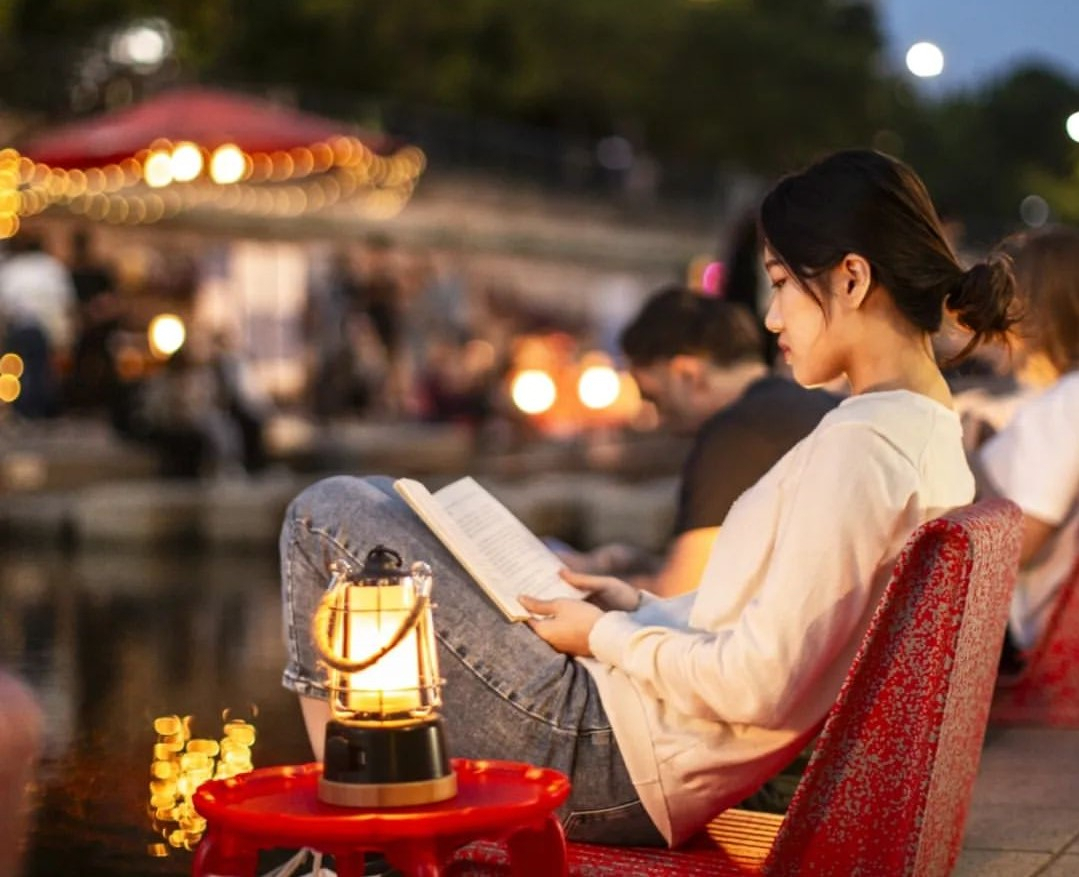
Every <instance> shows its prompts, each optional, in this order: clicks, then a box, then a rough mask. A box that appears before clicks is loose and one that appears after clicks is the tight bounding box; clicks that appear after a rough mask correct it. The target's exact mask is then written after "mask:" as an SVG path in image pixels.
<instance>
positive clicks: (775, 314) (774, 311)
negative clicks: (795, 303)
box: [764, 295, 783, 335]
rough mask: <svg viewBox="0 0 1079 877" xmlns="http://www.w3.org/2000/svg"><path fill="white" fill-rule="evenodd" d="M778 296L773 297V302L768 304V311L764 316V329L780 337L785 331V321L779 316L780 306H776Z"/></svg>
mask: <svg viewBox="0 0 1079 877" xmlns="http://www.w3.org/2000/svg"><path fill="white" fill-rule="evenodd" d="M776 298H777V296H775V295H773V296H772V299H771V301H769V302H768V310H767V312H766V313H765V315H764V327H765V328H766V329H767V330H768V331H769V332H774V333H775V334H776V335H778V334H779V333H780V332H782V331H783V320H782V319H781V318H780V315H779V305H777V304H776Z"/></svg>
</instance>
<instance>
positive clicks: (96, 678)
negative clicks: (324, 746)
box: [0, 545, 311, 877]
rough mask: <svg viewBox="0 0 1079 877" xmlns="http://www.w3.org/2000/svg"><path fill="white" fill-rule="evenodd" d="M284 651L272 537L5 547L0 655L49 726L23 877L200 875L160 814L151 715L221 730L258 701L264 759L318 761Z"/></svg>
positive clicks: (256, 754) (204, 733)
mask: <svg viewBox="0 0 1079 877" xmlns="http://www.w3.org/2000/svg"><path fill="white" fill-rule="evenodd" d="M284 660H285V653H284V644H283V641H282V637H281V610H280V600H279V585H278V570H277V558H276V554H275V552H274V550H273V548H272V547H268V548H267V550H265V551H252V552H250V553H248V554H219V553H207V552H205V551H189V552H182V551H179V550H176V549H170V550H168V551H163V552H154V553H148V552H140V553H134V554H132V553H123V552H106V551H95V552H85V551H72V552H65V551H62V550H58V549H54V548H34V547H26V548H21V547H13V546H11V545H6V546H3V547H0V665H2V666H4V667H7V668H9V669H10V670H13V671H14V672H15V673H16V674H18V675H19V676H21V677H22V678H23V679H24V680H25V681H26V682H27V683H28V684H29V685H30V687H31V688H32V689H33V690H34V692H35V693H36V694H37V696H38V699H39V700H40V702H41V705H42V707H43V710H44V712H45V716H46V726H47V729H46V741H45V758H44V761H43V764H42V766H41V771H40V776H39V780H40V782H39V784H38V788H37V789H36V790H35V794H34V801H35V817H34V825H33V831H32V834H31V837H30V838H29V849H28V850H27V857H26V863H25V864H26V877H53V875H75V874H77V875H80V877H120V875H187V874H190V869H191V859H192V854H191V853H190V852H188V851H186V850H183V849H180V850H176V849H173V848H172V847H171V846H169V845H168V844H167V843H166V842H165V839H164V838H163V837H162V835H161V834H160V832H159V831H155V830H154V827H153V824H152V819H151V812H150V808H149V782H150V764H151V761H152V760H153V745H154V742H155V741H156V739H157V737H156V735H155V733H154V730H153V720H154V718H155V717H157V716H161V715H168V714H178V715H180V716H184V715H190V716H192V717H193V718H192V728H193V731H194V733H195V735H196V736H199V737H210V738H215V739H216V738H220V736H221V734H222V714H223V713H224V712H225V711H226V710H229V711H231V713H230V714H231V715H236V716H240V717H249V716H251V715H252V714H253V713H257V715H255V718H254V719H253V721H254V723H255V725H256V729H257V739H256V741H255V744H254V746H253V748H252V756H253V761H254V764H255V766H256V767H261V766H267V765H272V764H290V763H299V762H305V761H309V760H310V758H311V756H310V751H309V749H308V746H307V741H306V736H305V734H304V731H303V723H302V720H301V718H300V714H299V709H298V707H297V705H296V699H295V697H294V696H293V695H291V694H290V693H289V692H287V691H285V690H284V689H283V688H281V685H280V676H281V670H282V668H283V666H284ZM162 845H164V847H165V849H167V850H168V854H167V855H165V856H160V855H152V854H151V852H150V850H151V849H155V848H156V850H157V852H158V853H160V852H161V848H162Z"/></svg>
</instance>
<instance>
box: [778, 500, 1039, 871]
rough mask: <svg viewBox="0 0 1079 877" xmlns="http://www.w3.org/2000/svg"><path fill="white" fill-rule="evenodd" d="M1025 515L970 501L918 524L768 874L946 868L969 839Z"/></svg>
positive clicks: (999, 504) (1006, 505)
mask: <svg viewBox="0 0 1079 877" xmlns="http://www.w3.org/2000/svg"><path fill="white" fill-rule="evenodd" d="M1019 543H1020V512H1019V509H1018V507H1017V506H1016V505H1015V504H1014V503H1011V502H1010V501H1008V500H1001V499H994V500H985V501H982V502H978V503H975V504H972V505H968V506H964V507H962V508H960V509H957V510H955V511H952V512H950V513H948V514H946V515H943V516H942V517H940V518H937V519H935V520H932V521H929V522H928V523H926V524H924V525H922V526H921V527H919V528H918V529H917V530H916V531H915V532H914V533H913V534H912V535H911V537H910V539H909V540H908V541H907V544H906V546H905V547H904V549H903V551H902V552H901V554H900V556H899V558H898V559H897V561H896V564H895V568H894V571H893V573H892V577H891V581H890V582H889V584H888V586H887V588H886V589H885V592H884V595H883V597H882V599H881V602H880V604H879V605H878V607H877V610H876V612H875V614H874V616H873V620H872V622H871V623H870V626H869V630H868V631H867V633H866V635H865V638H864V639H863V641H862V645H861V648H860V649H859V652H858V655H857V657H856V658H855V660H854V663H853V664H852V665H851V669H850V672H849V673H848V675H847V679H846V681H845V683H844V685H843V688H842V690H841V691H840V694H839V698H838V700H837V701H836V703H835V705H834V706H833V707H832V709H831V710H830V712H829V713H828V717H827V719H826V720H825V724H824V728H823V730H822V732H821V735H820V738H819V739H818V741H817V745H816V749H815V751H814V754H813V757H812V758H811V759H810V762H809V765H808V767H807V769H806V774H805V776H804V777H803V779H802V782H801V783H800V784H799V786H798V790H797V792H796V793H795V797H794V800H793V801H792V802H791V806H790V808H789V810H788V813H787V818H786V819H785V820H784V822H783V825H782V826H781V827H780V830H779V834H778V835H777V837H776V842H775V844H774V846H773V848H772V851H771V853H770V855H769V857H768V860H767V861H766V863H765V867H764V871H765V873H766V874H775V875H781V874H783V875H786V874H790V875H794V874H798V875H805V874H844V875H859V874H861V875H888V877H902V875H946V874H948V873H950V872H951V868H952V866H953V864H954V862H955V859H956V856H957V855H958V852H959V846H960V844H961V842H962V834H963V827H964V823H965V821H966V814H967V808H968V806H969V803H970V796H971V792H972V787H973V783H974V779H975V775H976V773H977V769H978V762H979V759H980V756H981V746H982V741H983V738H984V735H985V728H986V723H987V719H988V712H989V703H990V698H991V696H992V692H993V685H994V682H995V679H996V674H997V664H998V661H999V658H1000V649H1001V644H1002V642H1003V637H1004V626H1005V623H1006V619H1007V615H1008V605H1009V602H1010V599H1011V593H1012V588H1013V587H1014V585H1015V576H1016V572H1017V569H1018V564H1019Z"/></svg>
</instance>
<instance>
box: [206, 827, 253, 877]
mask: <svg viewBox="0 0 1079 877" xmlns="http://www.w3.org/2000/svg"><path fill="white" fill-rule="evenodd" d="M258 858H259V854H258V850H257V849H255V848H253V847H250V846H248V845H246V844H244V843H240V842H238V841H236V840H235V838H231V837H229V836H227V835H226V834H225V833H224V832H222V831H219V830H216V829H215V828H214V827H213V826H212V825H211V826H210V827H209V828H208V829H207V831H206V834H205V835H204V836H203V838H202V840H201V841H199V845H198V846H197V847H196V848H195V858H194V860H193V861H192V863H191V874H192V877H255V869H256V868H258Z"/></svg>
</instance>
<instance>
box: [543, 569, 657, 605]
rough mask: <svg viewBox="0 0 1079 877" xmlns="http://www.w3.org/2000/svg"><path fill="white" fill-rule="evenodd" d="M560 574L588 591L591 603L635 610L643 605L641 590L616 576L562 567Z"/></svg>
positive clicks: (579, 587)
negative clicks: (598, 574)
mask: <svg viewBox="0 0 1079 877" xmlns="http://www.w3.org/2000/svg"><path fill="white" fill-rule="evenodd" d="M559 574H560V575H561V576H562V578H563V579H565V580H566V581H567V582H569V584H571V585H573V587H575V588H577V589H579V590H581V591H585V592H587V593H588V600H589V602H591V603H594V604H595V605H597V606H599V607H600V608H601V609H606V610H619V611H622V612H633V611H634V610H635V609H636V608H637V607H638V606H640V605H641V592H640V590H639V589H637V588H635V587H633V585H631V584H629V583H628V582H624V581H622V580H621V579H616V578H615V577H614V576H597V575H590V574H589V573H583V572H574V571H573V570H571V569H562V570H560V572H559Z"/></svg>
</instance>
